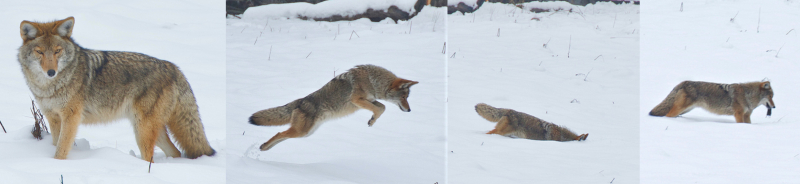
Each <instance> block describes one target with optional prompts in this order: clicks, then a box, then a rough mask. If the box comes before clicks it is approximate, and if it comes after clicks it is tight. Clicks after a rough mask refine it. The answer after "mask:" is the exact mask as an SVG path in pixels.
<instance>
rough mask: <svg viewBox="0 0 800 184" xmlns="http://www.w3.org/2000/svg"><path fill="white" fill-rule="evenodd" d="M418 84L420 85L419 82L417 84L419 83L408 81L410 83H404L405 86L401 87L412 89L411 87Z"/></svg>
mask: <svg viewBox="0 0 800 184" xmlns="http://www.w3.org/2000/svg"><path fill="white" fill-rule="evenodd" d="M418 83H419V82H417V81H408V82H406V83H404V84H403V85H402V86H400V87H402V88H410V87H411V86H413V85H414V84H418Z"/></svg>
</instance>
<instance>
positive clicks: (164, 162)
mask: <svg viewBox="0 0 800 184" xmlns="http://www.w3.org/2000/svg"><path fill="white" fill-rule="evenodd" d="M223 7H224V4H223V3H222V2H221V1H202V2H200V1H191V2H187V1H157V0H143V1H122V2H99V1H53V0H50V1H2V2H0V16H2V17H3V18H2V19H0V25H3V26H2V29H0V36H2V37H0V40H3V42H0V60H2V61H3V62H2V63H0V78H2V80H0V89H2V90H0V96H2V98H0V121H2V123H3V125H4V126H5V129H6V130H7V131H8V133H0V148H1V149H0V163H2V164H0V178H2V179H1V180H0V183H60V180H61V176H63V178H64V180H63V183H70V184H77V183H223V182H224V181H225V158H226V157H225V153H226V151H225V113H224V112H225V98H222V97H223V96H225V90H224V86H225V80H224V77H225V69H224V68H225V62H224V61H225V56H224V55H225V52H224V47H225V42H224V39H225V38H224V37H223V36H222V35H224V34H225V30H224V28H223V27H222V26H220V25H222V24H223V23H224V19H223V18H222V17H221V16H220V15H222V13H223V11H224V8H223ZM69 16H74V17H75V28H74V29H73V34H72V38H73V39H74V40H75V41H76V42H77V43H78V44H80V45H81V46H83V47H85V48H89V49H99V50H119V51H135V52H141V53H145V54H148V55H150V56H153V57H156V58H159V59H164V60H167V61H171V62H173V63H175V64H176V65H177V66H179V67H180V68H181V70H182V71H183V73H184V74H185V75H186V77H187V78H188V80H189V83H190V84H191V86H192V88H193V90H194V94H195V96H196V98H197V103H198V105H199V107H200V114H201V118H202V120H203V124H204V126H205V132H206V135H207V136H208V139H209V142H210V143H211V147H213V148H214V149H215V150H216V151H217V155H216V156H213V157H201V158H198V159H194V160H191V159H187V158H166V157H165V155H164V152H162V151H161V150H160V149H159V148H156V151H155V158H154V161H155V163H154V164H152V170H151V172H150V173H147V172H148V171H147V170H148V162H146V161H143V160H141V159H139V155H140V153H139V148H138V147H137V144H136V140H135V138H134V134H133V129H132V128H131V125H130V122H129V121H128V120H120V121H117V122H114V123H111V124H107V125H99V126H80V128H79V129H78V130H79V131H78V135H77V138H76V144H77V146H73V147H72V151H71V152H70V154H69V156H68V159H67V160H56V159H54V158H53V157H54V155H55V150H56V147H55V146H53V145H52V137H50V135H46V136H45V137H44V139H43V140H41V141H38V140H36V139H34V138H33V136H32V135H31V133H30V130H31V128H32V127H33V122H34V120H33V118H32V115H31V112H30V108H31V99H32V98H33V97H32V94H31V92H30V90H29V89H28V87H27V85H26V84H25V81H24V79H23V76H22V71H21V69H20V65H19V63H18V62H17V49H18V48H19V46H20V45H21V44H22V39H21V38H20V31H19V25H20V22H22V21H23V20H31V21H52V20H56V19H58V20H60V19H64V18H67V17H69ZM173 140H174V139H173ZM130 152H133V153H135V154H136V156H131V155H130V154H129V153H130Z"/></svg>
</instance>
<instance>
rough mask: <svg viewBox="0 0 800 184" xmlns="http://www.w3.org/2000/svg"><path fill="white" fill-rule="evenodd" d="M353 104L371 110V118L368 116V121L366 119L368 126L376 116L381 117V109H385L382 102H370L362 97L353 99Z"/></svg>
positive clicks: (376, 118)
mask: <svg viewBox="0 0 800 184" xmlns="http://www.w3.org/2000/svg"><path fill="white" fill-rule="evenodd" d="M353 104H355V105H356V106H358V107H360V108H362V109H367V110H369V111H372V118H370V119H369V121H367V125H369V126H370V127H372V124H375V121H376V120H378V118H379V117H381V114H383V111H385V110H386V106H384V105H383V104H382V103H380V102H378V101H372V102H370V101H367V100H366V99H363V98H361V99H354V100H353Z"/></svg>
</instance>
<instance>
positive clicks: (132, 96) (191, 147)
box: [17, 17, 215, 161]
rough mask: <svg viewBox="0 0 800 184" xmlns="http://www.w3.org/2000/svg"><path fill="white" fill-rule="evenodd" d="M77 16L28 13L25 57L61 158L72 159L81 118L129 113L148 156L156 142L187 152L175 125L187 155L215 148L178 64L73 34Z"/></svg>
mask: <svg viewBox="0 0 800 184" xmlns="http://www.w3.org/2000/svg"><path fill="white" fill-rule="evenodd" d="M74 24H75V19H74V18H72V17H69V18H66V19H64V20H58V21H53V22H45V23H40V22H30V21H22V23H21V24H20V34H21V36H22V46H21V47H20V48H19V55H18V56H17V57H18V61H19V64H20V65H21V66H22V73H23V74H24V76H25V82H27V84H28V88H30V90H31V92H32V93H33V95H34V96H35V98H36V102H37V103H38V104H39V107H41V110H42V112H43V114H44V116H45V117H46V118H47V121H48V123H49V124H50V128H51V131H52V135H53V145H55V146H56V155H55V158H56V159H66V158H67V154H69V151H70V149H71V148H72V144H73V141H74V140H75V134H77V133H78V125H80V124H81V123H83V124H98V123H106V122H111V121H113V120H116V119H119V118H128V119H130V120H131V122H132V124H133V132H134V133H135V134H136V143H137V144H138V145H139V151H141V156H142V157H141V158H142V159H143V160H146V161H151V160H152V157H153V149H154V146H156V145H157V146H158V147H159V148H161V149H162V150H164V153H165V154H166V155H167V156H170V157H180V156H181V152H180V151H178V149H177V148H176V147H175V145H174V144H172V141H170V139H169V136H168V135H167V127H169V130H170V132H172V134H173V137H174V138H175V139H176V140H177V142H178V145H180V147H181V148H182V149H183V151H184V154H185V156H186V157H189V158H197V157H200V156H202V155H209V156H211V155H214V153H215V151H214V149H212V148H211V146H210V145H209V144H208V140H207V139H206V136H205V133H204V132H203V124H202V123H201V122H200V114H199V112H198V110H197V104H196V103H195V98H194V94H193V93H192V89H191V87H190V86H189V83H188V82H187V81H186V78H185V77H184V76H183V73H181V71H180V70H178V67H177V66H175V65H174V64H172V63H170V62H167V61H164V60H159V59H156V58H153V57H150V56H147V55H144V54H140V53H133V52H117V51H99V50H90V49H85V48H83V47H81V46H79V45H78V44H77V43H75V41H74V40H73V39H72V37H71V35H72V27H73V25H74Z"/></svg>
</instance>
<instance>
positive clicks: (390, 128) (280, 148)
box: [226, 5, 446, 184]
mask: <svg viewBox="0 0 800 184" xmlns="http://www.w3.org/2000/svg"><path fill="white" fill-rule="evenodd" d="M268 6H271V5H268ZM248 11H249V10H248ZM287 11H288V10H287ZM445 15H446V11H445V9H444V8H431V7H425V8H423V10H422V12H420V14H419V15H417V16H416V17H414V18H413V19H411V20H410V21H399V23H398V24H395V23H394V21H392V20H391V19H386V20H383V21H381V22H370V21H369V20H368V19H359V20H354V21H341V22H315V21H304V20H299V19H295V18H288V19H287V18H286V17H267V16H248V13H245V14H244V16H242V19H237V18H231V17H229V19H228V20H227V33H226V34H227V42H228V43H227V65H228V66H227V70H228V75H227V80H228V82H227V84H228V86H227V98H228V99H227V102H228V105H227V108H228V111H227V113H228V116H227V117H228V118H227V123H228V129H227V130H228V134H227V137H228V138H229V140H230V142H229V144H228V145H229V146H230V147H229V148H228V150H227V151H228V153H227V155H228V158H227V161H228V164H227V166H228V173H227V178H228V180H227V181H228V183H337V184H338V183H430V184H432V183H435V182H439V183H443V182H444V178H445V177H444V176H445V174H444V173H445V150H444V148H445V126H444V125H445V124H444V122H445V121H444V119H445V115H444V114H445V100H446V99H445V93H444V90H445V75H444V72H445V62H444V61H445V60H444V57H445V56H444V55H445V54H443V53H442V49H443V44H444V38H445V32H444V25H445V24H444V18H445ZM354 31H355V32H354ZM409 31H410V34H409ZM351 34H352V37H351ZM356 34H357V35H356ZM359 64H374V65H378V66H382V67H384V68H386V69H388V70H390V71H392V72H393V73H394V74H396V75H397V76H399V77H402V78H406V79H410V80H415V81H419V82H420V83H419V84H417V85H415V86H413V87H411V95H410V96H409V99H408V102H409V104H410V106H411V109H412V111H411V112H402V111H400V109H399V108H397V106H396V105H391V104H390V103H389V102H385V101H383V102H382V103H384V104H386V112H384V114H383V115H382V116H381V117H380V118H379V119H378V120H377V121H376V123H375V125H374V126H372V127H368V126H367V120H369V118H370V117H371V115H372V113H371V112H369V111H367V110H359V111H357V112H356V113H355V114H352V115H350V116H347V117H344V118H341V119H336V120H330V121H327V122H325V123H324V125H322V126H321V127H320V128H319V129H317V131H316V132H315V133H314V134H312V135H310V136H308V137H306V138H295V139H289V140H286V141H283V142H281V143H280V144H277V145H276V146H275V147H273V148H272V149H270V150H269V151H266V152H262V151H260V150H259V146H260V145H261V144H263V143H264V142H266V141H267V140H269V139H270V138H271V137H272V136H274V135H275V134H276V133H278V132H281V131H284V130H286V129H287V128H288V127H289V125H285V126H274V127H270V126H255V125H251V124H249V123H248V122H247V120H248V118H249V117H250V115H251V114H252V113H254V112H256V111H259V110H262V109H267V108H272V107H276V106H281V105H284V104H286V103H289V102H291V101H293V100H295V99H298V98H302V97H305V96H306V95H308V94H310V93H312V92H314V91H316V90H317V89H319V88H320V87H322V86H323V85H325V84H326V83H327V82H328V81H330V80H331V79H332V78H333V77H334V76H335V75H338V74H340V73H342V72H345V71H347V70H348V69H350V68H352V67H354V66H355V65H359Z"/></svg>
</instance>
